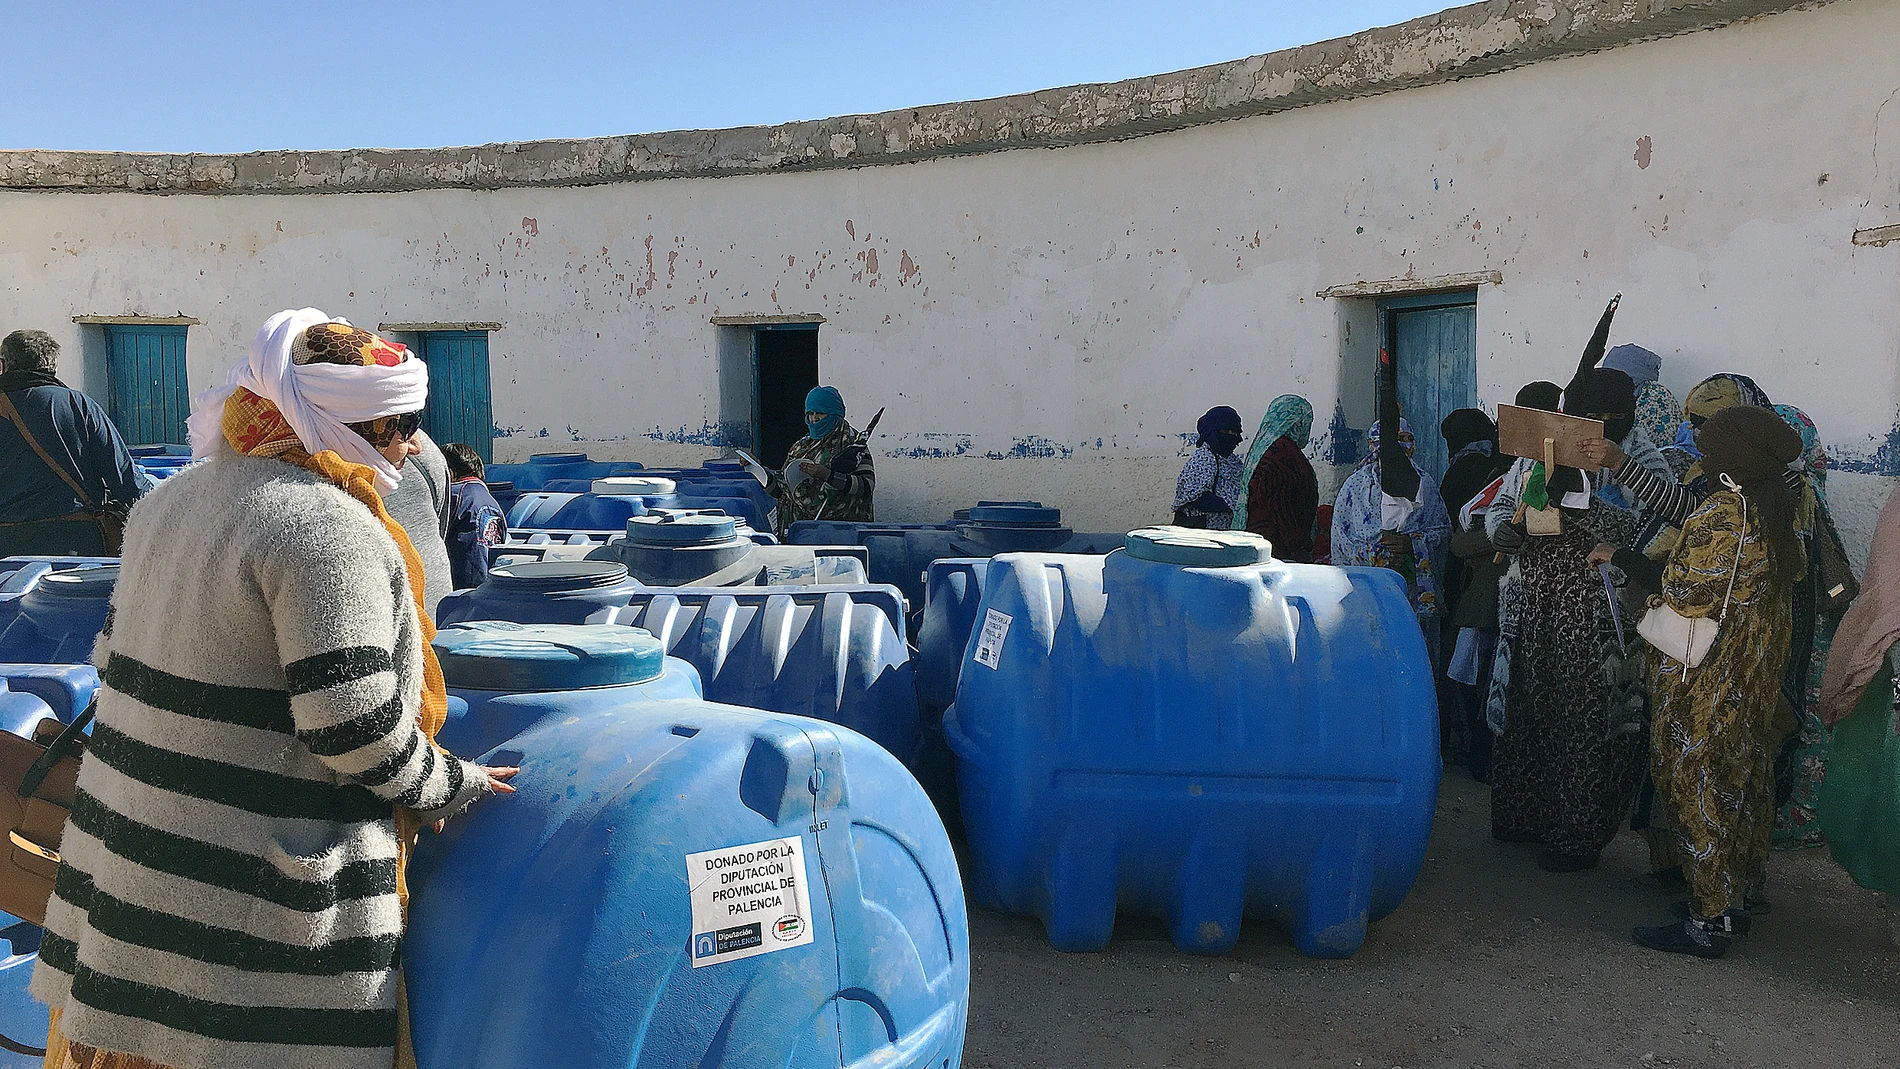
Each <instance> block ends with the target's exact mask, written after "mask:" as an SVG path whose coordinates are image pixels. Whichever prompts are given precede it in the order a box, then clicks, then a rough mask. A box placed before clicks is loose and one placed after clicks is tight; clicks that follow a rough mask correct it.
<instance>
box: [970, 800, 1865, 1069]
mask: <svg viewBox="0 0 1900 1069" xmlns="http://www.w3.org/2000/svg"><path fill="white" fill-rule="evenodd" d="M1534 849H1535V848H1533V847H1528V846H1513V845H1505V844H1501V843H1496V842H1493V841H1492V839H1491V837H1490V813H1489V791H1488V789H1487V788H1485V787H1482V786H1480V785H1478V784H1476V783H1473V782H1472V781H1471V780H1469V779H1467V778H1465V777H1464V776H1463V775H1462V774H1461V773H1456V772H1454V773H1451V774H1449V775H1448V776H1447V777H1446V780H1445V784H1444V787H1443V789H1442V791H1441V793H1440V796H1439V803H1438V820H1437V824H1436V827H1435V828H1434V831H1433V836H1432V844H1431V849H1430V851H1429V860H1428V861H1427V862H1426V865H1425V870H1424V872H1423V873H1421V874H1420V876H1419V880H1418V885H1417V886H1416V887H1415V888H1414V889H1413V891H1412V894H1411V897H1410V898H1408V899H1407V900H1406V902H1405V904H1404V905H1403V906H1401V907H1400V908H1399V910H1398V912H1396V913H1394V914H1393V915H1392V916H1390V917H1387V918H1386V919H1385V920H1383V921H1381V922H1379V923H1378V924H1375V925H1374V926H1373V929H1372V934H1371V937H1370V938H1369V939H1368V940H1367V942H1366V945H1365V948H1364V949H1363V950H1361V951H1360V952H1359V954H1358V955H1357V956H1356V957H1354V958H1353V959H1351V960H1349V961H1314V960H1308V959H1306V958H1302V957H1300V956H1299V955H1298V954H1297V953H1295V952H1294V950H1293V947H1292V944H1291V943H1290V942H1289V941H1288V939H1287V936H1286V933H1285V932H1284V931H1282V930H1280V929H1279V928H1277V927H1275V926H1274V925H1272V924H1271V923H1264V922H1250V923H1249V926H1248V927H1247V928H1246V930H1244V931H1243V932H1242V933H1241V939H1240V944H1239V946H1238V947H1237V948H1236V949H1235V951H1234V952H1233V953H1232V954H1229V955H1226V956H1223V957H1216V958H1203V957H1193V956H1190V955H1186V954H1181V953H1178V952H1177V951H1175V949H1174V948H1173V946H1172V945H1170V944H1169V943H1168V941H1167V937H1166V934H1165V933H1164V932H1163V930H1162V928H1161V926H1160V924H1159V923H1157V922H1154V921H1148V920H1143V919H1138V918H1123V919H1122V920H1121V921H1120V923H1119V924H1118V925H1117V926H1116V931H1115V942H1114V943H1113V944H1112V945H1111V946H1110V947H1109V949H1108V950H1107V951H1106V952H1104V953H1100V954H1062V953H1059V952H1057V951H1055V950H1052V949H1050V947H1049V945H1048V943H1047V942H1046V941H1045V940H1044V938H1043V933H1042V927H1041V924H1040V923H1039V922H1037V921H1034V920H1029V919H1023V918H1016V917H1005V916H1001V915H998V914H993V913H986V912H982V911H973V912H972V914H971V917H970V926H971V933H970V935H971V944H972V945H971V959H972V964H973V978H972V991H971V1007H970V1031H969V1042H968V1046H967V1047H966V1049H965V1052H964V1059H963V1064H964V1065H965V1066H968V1067H970V1069H1017V1067H1031V1066H1047V1067H1052V1069H1082V1067H1092V1066H1100V1067H1104V1069H1111V1067H1113V1069H1119V1067H1124V1066H1127V1067H1134V1066H1141V1067H1147V1066H1301V1067H1304V1066H1369V1067H1379V1069H1389V1067H1393V1066H1402V1067H1405V1069H1417V1067H1427V1066H1457V1067H1480V1066H1539V1067H1564V1066H1635V1067H1642V1066H1653V1065H1666V1066H1719V1067H1723V1069H1740V1067H1748V1066H1764V1067H1770V1066H1771V1067H1778V1069H1779V1067H1797V1066H1799V1067H1809V1066H1813V1067H1827V1069H1848V1067H1858V1066H1869V1067H1873V1066H1879V1067H1883V1069H1892V1067H1893V1066H1896V1065H1900V951H1896V950H1895V949H1894V946H1893V944H1892V942H1891V937H1890V935H1889V931H1888V925H1889V922H1890V921H1891V920H1893V919H1895V918H1894V917H1893V916H1892V914H1891V913H1890V912H1889V911H1888V910H1885V909H1883V908H1882V907H1881V906H1880V904H1879V901H1878V896H1876V895H1873V894H1871V893H1869V892H1867V891H1865V890H1862V889H1861V888H1859V887H1856V886H1855V885H1854V884H1853V882H1852V881H1851V880H1849V879H1848V878H1847V876H1846V874H1845V873H1843V872H1842V871H1841V870H1840V869H1839V868H1838V867H1836V866H1835V865H1834V864H1833V863H1832V862H1830V861H1829V860H1828V858H1827V856H1826V853H1825V852H1824V851H1812V850H1811V851H1804V852H1801V853H1797V854H1777V855H1776V857H1775V860H1774V862H1773V867H1772V869H1771V875H1770V880H1769V883H1770V886H1769V898H1770V900H1771V901H1772V903H1773V905H1774V912H1773V913H1772V914H1770V915H1768V916H1765V917H1762V918H1759V919H1758V920H1757V921H1756V924H1755V928H1754V931H1753V933H1752V934H1751V935H1750V936H1749V937H1747V938H1745V939H1742V940H1738V941H1737V943H1736V945H1735V946H1734V947H1733V948H1732V949H1731V950H1730V951H1729V955H1728V957H1726V958H1724V959H1722V960H1720V961H1702V960H1699V959H1694V958H1685V957H1678V956H1674V955H1664V954H1656V953H1652V952H1650V951H1646V950H1643V949H1641V948H1639V947H1637V946H1636V945H1634V944H1633V943H1632V942H1631V941H1630V935H1629V930H1630V928H1631V927H1632V926H1634V925H1637V924H1651V923H1659V922H1660V921H1661V920H1662V919H1663V918H1664V916H1665V910H1666V909H1667V907H1668V904H1669V896H1668V895H1667V894H1665V893H1664V892H1663V891H1662V890H1661V889H1660V888H1659V887H1658V885H1657V884H1656V883H1655V882H1654V881H1652V880H1651V879H1649V878H1648V877H1647V876H1646V875H1645V870H1646V869H1647V867H1648V865H1647V854H1646V852H1645V851H1644V849H1643V844H1642V842H1641V840H1640V839H1639V838H1637V837H1636V836H1634V835H1629V834H1626V835H1624V836H1622V837H1621V838H1620V839H1619V840H1618V841H1617V842H1616V843H1615V844H1614V845H1612V846H1611V848H1610V850H1609V852H1608V853H1607V854H1606V855H1605V858H1604V863H1603V865H1602V866H1601V867H1600V868H1598V869H1597V870H1596V871H1593V872H1586V873H1578V874H1573V875H1564V876H1558V875H1552V874H1549V873H1545V872H1543V871H1542V870H1540V869H1538V868H1537V866H1536V862H1535V853H1534Z"/></svg>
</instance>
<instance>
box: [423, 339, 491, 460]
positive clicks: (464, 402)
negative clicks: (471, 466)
mask: <svg viewBox="0 0 1900 1069" xmlns="http://www.w3.org/2000/svg"><path fill="white" fill-rule="evenodd" d="M421 340H422V359H423V360H424V361H425V362H426V363H427V364H428V365H429V403H428V407H426V408H424V409H423V410H422V429H423V430H425V431H428V432H429V437H431V438H433V439H435V441H436V444H437V445H447V444H449V443H450V442H463V443H466V444H468V445H470V446H473V447H474V449H475V452H476V453H477V454H479V455H480V456H481V458H482V462H483V463H487V462H488V461H490V460H492V459H493V458H494V449H495V416H494V409H493V407H492V406H491V405H490V403H489V395H488V332H487V331H481V330H436V331H429V332H427V333H425V334H423V335H422V339H421Z"/></svg>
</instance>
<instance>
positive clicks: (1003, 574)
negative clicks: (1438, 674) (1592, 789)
mask: <svg viewBox="0 0 1900 1069" xmlns="http://www.w3.org/2000/svg"><path fill="white" fill-rule="evenodd" d="M1128 545H1129V549H1128V550H1126V551H1124V552H1119V553H1113V554H1110V555H1109V556H1107V557H1105V558H1104V557H1085V556H1066V555H1054V554H1006V555H1004V556H1001V557H998V558H996V559H995V560H993V561H991V562H990V566H989V569H988V574H987V576H986V577H985V581H984V587H985V589H984V592H983V600H982V603H981V606H980V613H979V617H980V618H979V620H978V623H977V627H978V631H977V635H976V638H975V639H974V640H973V641H972V642H971V643H970V647H969V653H968V655H967V656H966V657H965V658H964V662H963V668H962V674H961V678H960V679H959V680H958V682H957V692H956V694H957V700H956V705H955V707H954V708H953V709H951V710H950V712H949V713H947V714H946V716H945V720H944V731H945V734H946V735H947V736H948V739H949V743H950V747H951V749H952V750H953V751H954V752H955V753H956V757H957V778H958V786H959V792H960V794H961V796H962V806H963V817H964V822H965V827H966V828H967V830H968V835H969V843H970V856H971V861H972V864H971V874H970V879H971V893H972V895H973V896H974V897H975V899H976V900H977V901H978V902H980V903H982V904H984V905H986V906H990V907H993V908H996V909H1001V910H1005V911H1008V912H1011V913H1018V914H1025V915H1033V916H1037V917H1040V918H1041V919H1042V921H1043V924H1044V926H1045V928H1046V929H1047V931H1048V933H1049V940H1050V942H1051V943H1052V944H1053V945H1055V946H1056V947H1057V948H1058V949H1062V950H1096V949H1100V948H1102V947H1104V946H1106V945H1107V944H1108V941H1109V938H1110V935H1111V933H1112V932H1113V929H1114V924H1115V913H1116V909H1117V906H1118V904H1119V907H1120V908H1121V909H1122V910H1124V911H1129V912H1136V913H1146V914H1151V915H1156V916H1160V917H1163V918H1164V919H1165V920H1166V921H1167V923H1168V926H1169V929H1170V932H1171V934H1172V937H1173V940H1174V943H1175V945H1176V946H1177V947H1179V948H1181V949H1182V950H1186V951H1190V952H1195V953H1220V952H1223V951H1226V950H1227V949H1229V948H1231V947H1232V946H1233V945H1234V941H1235V939H1236V938H1237V937H1238V935H1239V931H1240V922H1241V917H1242V915H1243V913H1245V914H1248V915H1252V916H1262V917H1266V916H1271V917H1277V918H1279V919H1281V920H1282V921H1284V922H1285V923H1286V924H1287V925H1288V927H1290V928H1291V930H1292V934H1293V942H1294V944H1295V946H1297V947H1298V948H1299V950H1300V951H1301V952H1302V953H1304V954H1308V955H1313V956H1321V957H1343V956H1348V955H1350V954H1352V953H1353V952H1355V951H1357V950H1358V949H1359V946H1360V944H1361V943H1362V942H1363V941H1364V939H1365V934H1366V925H1367V922H1368V920H1376V919H1378V918H1380V917H1383V916H1385V915H1386V914H1388V913H1390V912H1391V911H1392V910H1394V909H1396V908H1397V907H1398V905H1399V903H1400V902H1401V901H1402V900H1403V899H1404V897H1405V895H1406V893H1407V892H1408V891H1409V890H1410V889H1411V886H1412V882H1413V880H1414V879H1416V878H1417V875H1418V871H1419V867H1420V865H1421V864H1422V862H1423V861H1424V857H1425V843H1426V838H1427V836H1428V835H1429V833H1430V831H1431V821H1432V810H1433V806H1434V804H1435V802H1436V800H1437V794H1438V775H1439V757H1438V720H1437V704H1436V700H1435V697H1434V694H1433V685H1432V673H1431V668H1430V664H1429V662H1428V659H1427V656H1426V652H1425V641H1424V638H1423V636H1422V635H1421V634H1420V632H1419V629H1418V624H1417V622H1416V618H1415V617H1414V616H1413V615H1412V611H1411V608H1410V606H1409V605H1408V604H1407V603H1406V599H1405V591H1404V587H1403V584H1402V582H1401V580H1400V579H1399V577H1398V576H1397V575H1396V574H1395V573H1393V572H1389V571H1385V570H1382V569H1369V568H1368V569H1360V568H1351V569H1337V568H1331V567H1321V566H1313V565H1298V564H1282V563H1279V562H1275V561H1273V560H1271V559H1270V558H1268V557H1267V556H1266V542H1265V540H1264V539H1260V538H1258V537H1256V536H1253V535H1247V534H1228V533H1226V532H1205V531H1187V530H1183V529H1180V528H1152V529H1149V530H1147V531H1138V532H1134V533H1131V534H1130V535H1129V536H1128Z"/></svg>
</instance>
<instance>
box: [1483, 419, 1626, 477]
mask: <svg viewBox="0 0 1900 1069" xmlns="http://www.w3.org/2000/svg"><path fill="white" fill-rule="evenodd" d="M1601 437H1603V421H1602V420H1600V419H1584V418H1583V417H1582V416H1566V415H1564V414H1563V413H1561V412H1545V411H1543V410H1542V409H1537V408H1519V407H1517V406H1516V405H1499V406H1498V448H1500V449H1502V450H1503V451H1504V452H1505V453H1506V454H1508V455H1510V456H1514V457H1529V458H1530V459H1532V460H1542V459H1544V440H1545V439H1546V438H1548V439H1551V440H1552V441H1553V442H1554V443H1555V444H1556V452H1557V464H1558V466H1559V467H1565V468H1584V469H1589V468H1593V467H1595V465H1593V464H1591V463H1590V462H1589V461H1588V460H1585V459H1584V457H1583V454H1582V453H1580V452H1579V451H1578V449H1577V447H1578V446H1579V445H1581V444H1582V443H1584V442H1587V441H1590V440H1591V439H1594V438H1601Z"/></svg>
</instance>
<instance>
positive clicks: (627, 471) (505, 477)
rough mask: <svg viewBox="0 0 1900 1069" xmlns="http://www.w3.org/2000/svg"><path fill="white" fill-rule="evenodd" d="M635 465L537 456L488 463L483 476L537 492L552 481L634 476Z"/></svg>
mask: <svg viewBox="0 0 1900 1069" xmlns="http://www.w3.org/2000/svg"><path fill="white" fill-rule="evenodd" d="M641 471H642V469H641V467H640V465H639V464H637V463H634V462H633V461H628V460H611V461H609V460H590V459H588V456H587V454H586V453H537V454H535V455H534V456H531V457H529V458H528V460H527V462H526V463H524V464H489V465H487V467H486V470H485V472H484V477H486V478H489V479H495V480H499V481H504V482H511V483H513V484H514V485H515V487H516V488H517V489H518V490H521V491H524V492H525V491H529V490H539V489H541V488H542V487H543V486H544V485H546V484H547V482H548V481H549V480H552V479H601V478H605V477H607V476H610V475H636V474H639V473H640V472H641Z"/></svg>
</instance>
